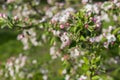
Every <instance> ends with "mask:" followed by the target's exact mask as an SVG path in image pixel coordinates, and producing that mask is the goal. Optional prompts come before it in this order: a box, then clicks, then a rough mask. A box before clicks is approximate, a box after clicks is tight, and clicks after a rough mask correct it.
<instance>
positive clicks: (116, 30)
mask: <svg viewBox="0 0 120 80" xmlns="http://www.w3.org/2000/svg"><path fill="white" fill-rule="evenodd" d="M118 31H120V27H118V28H116V29H115V30H114V31H113V32H112V34H117V33H118Z"/></svg>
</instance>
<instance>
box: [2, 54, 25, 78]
mask: <svg viewBox="0 0 120 80" xmlns="http://www.w3.org/2000/svg"><path fill="white" fill-rule="evenodd" d="M26 61H27V56H23V55H21V54H20V55H19V57H18V58H15V57H11V58H9V59H8V60H7V62H6V63H5V65H4V66H5V72H4V68H2V69H0V71H1V72H0V76H2V77H3V76H4V78H6V79H7V78H12V79H13V80H16V76H17V75H18V77H20V78H24V77H25V75H24V72H22V71H21V69H22V68H23V67H24V66H25V64H26Z"/></svg>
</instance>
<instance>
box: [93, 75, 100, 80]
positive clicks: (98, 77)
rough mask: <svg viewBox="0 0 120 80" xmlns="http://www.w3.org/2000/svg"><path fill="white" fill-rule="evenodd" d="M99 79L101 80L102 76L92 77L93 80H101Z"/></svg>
mask: <svg viewBox="0 0 120 80" xmlns="http://www.w3.org/2000/svg"><path fill="white" fill-rule="evenodd" d="M99 79H100V76H97V75H96V76H93V77H92V80H99Z"/></svg>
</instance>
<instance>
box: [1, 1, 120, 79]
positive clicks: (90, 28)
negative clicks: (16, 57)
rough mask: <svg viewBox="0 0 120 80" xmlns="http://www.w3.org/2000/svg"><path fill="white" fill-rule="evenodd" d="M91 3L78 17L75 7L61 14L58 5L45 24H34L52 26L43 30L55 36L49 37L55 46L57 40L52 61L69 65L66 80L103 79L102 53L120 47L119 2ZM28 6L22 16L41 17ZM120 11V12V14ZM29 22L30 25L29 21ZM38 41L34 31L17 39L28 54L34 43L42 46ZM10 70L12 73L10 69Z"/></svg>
mask: <svg viewBox="0 0 120 80" xmlns="http://www.w3.org/2000/svg"><path fill="white" fill-rule="evenodd" d="M38 2H39V1H38ZM47 2H48V3H49V4H50V5H52V4H53V3H52V2H53V1H52V0H47ZM88 2H90V3H88ZM91 2H92V0H82V3H83V5H84V6H83V8H82V9H81V10H80V11H78V12H77V13H76V11H77V10H75V8H72V7H68V8H66V9H64V10H62V11H59V12H57V10H59V9H60V8H61V9H62V7H63V6H64V4H62V3H61V4H56V5H57V6H54V7H50V8H47V9H45V11H46V10H47V11H46V12H45V16H43V17H42V19H41V20H34V23H35V24H37V22H38V25H39V23H41V24H42V23H43V24H44V23H46V21H47V20H50V23H46V24H47V26H46V25H45V26H43V27H42V30H47V32H46V33H49V32H50V34H51V33H52V34H51V35H52V36H51V35H50V34H49V35H50V36H49V37H52V39H51V42H52V40H53V45H52V47H51V48H50V55H51V57H52V59H57V58H58V57H60V58H61V61H62V62H63V65H65V68H64V69H63V71H62V74H63V75H64V76H65V80H73V79H76V80H87V79H89V80H91V79H92V78H96V75H97V74H98V75H99V68H100V65H101V64H100V59H101V56H102V54H100V53H102V51H103V52H105V51H106V49H105V48H107V49H109V48H111V47H112V48H114V49H115V48H116V47H117V48H118V46H120V45H119V40H120V36H119V33H120V32H119V23H117V22H119V21H120V20H119V17H120V13H119V11H120V2H119V1H117V0H114V1H108V2H104V3H102V2H97V3H94V4H91ZM36 5H38V3H36ZM27 6H28V5H27V4H25V5H24V6H23V7H24V8H23V9H21V8H20V9H19V11H18V12H22V13H20V15H21V14H22V16H30V15H31V12H32V13H33V15H35V14H37V12H35V11H33V10H31V11H30V10H29V9H28V7H27ZM58 6H59V8H58ZM21 10H23V11H21ZM114 10H115V11H114ZM117 10H119V11H118V12H117ZM26 11H27V13H26ZM55 11H56V12H55ZM39 12H40V11H38V13H39ZM20 15H18V16H20ZM117 16H118V17H117ZM0 19H3V20H4V19H6V15H4V14H0ZM13 19H14V20H15V21H19V18H18V17H16V16H15V17H14V18H13ZM20 21H21V20H20ZM25 21H26V23H27V21H28V19H26V20H25ZM23 22H24V21H23ZM110 22H114V24H110ZM28 24H29V23H28ZM48 24H49V25H48ZM106 24H107V25H106ZM116 24H118V25H116ZM114 25H115V26H114ZM23 26H25V25H22V28H26V27H23ZM48 28H49V29H48ZM116 29H117V30H116ZM36 37H37V33H36V31H35V30H34V28H30V29H24V30H23V32H22V33H21V34H20V35H18V38H17V39H18V40H20V41H21V42H22V43H23V45H24V50H26V49H29V48H30V43H32V45H34V46H38V45H39V44H40V43H39V42H38V41H37V38H36ZM40 37H41V36H40ZM41 38H42V39H43V41H45V42H47V39H48V37H47V36H46V35H44V34H43V35H42V37H41ZM56 38H57V39H56ZM111 45H112V46H111ZM114 46H115V47H114ZM20 59H21V58H20ZM117 59H119V58H117ZM23 62H24V61H23ZM106 62H107V61H106ZM109 62H113V63H116V64H117V63H118V62H119V61H117V60H116V59H114V58H111V59H110V61H108V62H107V63H109ZM13 63H14V62H13ZM13 63H12V64H10V66H12V65H13ZM33 63H36V61H33ZM15 64H16V62H15ZM8 70H9V69H8ZM10 70H12V69H11V68H10ZM18 70H19V68H16V71H18ZM41 73H42V74H43V80H48V75H47V74H48V71H47V70H44V69H42V70H41ZM13 75H14V71H10V76H11V77H12V76H13ZM94 76H95V77H94ZM99 79H102V78H99ZM93 80H94V79H93Z"/></svg>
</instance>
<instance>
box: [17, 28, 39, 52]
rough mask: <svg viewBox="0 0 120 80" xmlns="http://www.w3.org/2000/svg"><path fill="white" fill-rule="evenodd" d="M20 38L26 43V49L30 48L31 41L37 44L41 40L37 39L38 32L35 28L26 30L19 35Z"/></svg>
mask: <svg viewBox="0 0 120 80" xmlns="http://www.w3.org/2000/svg"><path fill="white" fill-rule="evenodd" d="M17 39H18V40H21V42H22V43H23V45H24V50H27V49H29V41H30V42H31V43H32V44H33V45H34V46H37V45H38V44H39V42H38V41H37V39H36V32H35V31H34V29H32V28H31V29H29V30H24V31H23V33H22V34H19V35H18V38H17Z"/></svg>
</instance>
